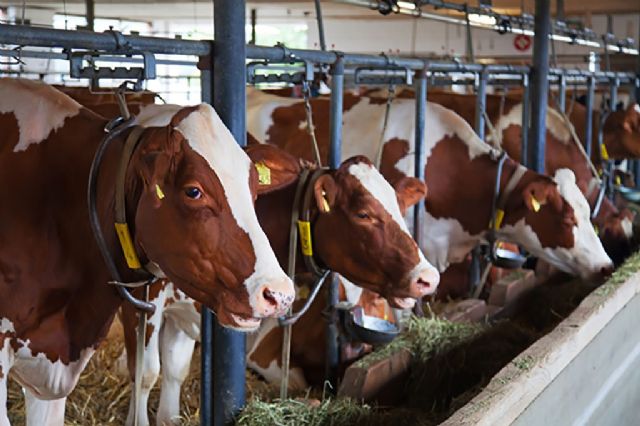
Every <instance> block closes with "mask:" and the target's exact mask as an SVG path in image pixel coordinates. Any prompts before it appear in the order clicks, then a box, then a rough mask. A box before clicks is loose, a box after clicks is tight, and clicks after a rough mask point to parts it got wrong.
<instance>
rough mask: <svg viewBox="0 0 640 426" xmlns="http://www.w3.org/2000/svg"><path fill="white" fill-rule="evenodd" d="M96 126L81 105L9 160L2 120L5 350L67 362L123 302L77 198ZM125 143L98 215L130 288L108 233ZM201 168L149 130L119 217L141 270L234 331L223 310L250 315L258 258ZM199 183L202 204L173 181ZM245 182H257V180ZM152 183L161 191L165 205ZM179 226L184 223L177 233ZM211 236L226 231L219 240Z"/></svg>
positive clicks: (116, 153) (167, 131)
mask: <svg viewBox="0 0 640 426" xmlns="http://www.w3.org/2000/svg"><path fill="white" fill-rule="evenodd" d="M0 85H3V86H5V87H15V88H19V89H11V90H22V92H17V93H23V94H24V93H28V94H29V96H28V97H29V100H30V101H32V102H38V101H37V97H38V96H49V97H54V98H55V99H58V97H63V98H60V99H61V102H63V101H64V102H67V101H66V100H65V99H68V98H66V97H65V95H63V94H61V93H60V92H58V91H56V90H55V89H52V88H50V87H48V86H46V85H44V84H42V83H34V82H26V81H22V80H11V79H4V80H0ZM36 112H37V111H34V113H36ZM45 118H46V117H43V119H45ZM104 125H105V120H104V119H102V118H100V117H99V116H97V115H95V114H94V113H92V112H90V111H88V110H86V109H84V108H81V109H80V111H79V113H78V114H77V115H75V116H70V117H68V118H67V119H66V120H65V121H64V125H63V126H62V127H59V128H58V129H57V130H55V131H52V132H51V133H50V134H49V135H48V136H47V137H46V139H45V140H42V141H40V142H39V143H34V144H32V145H30V146H29V147H28V148H27V149H26V150H23V151H19V152H13V149H14V147H15V146H16V144H17V142H18V138H19V135H20V129H19V123H18V122H17V120H16V116H15V115H14V113H13V112H6V113H3V114H0V128H1V129H2V132H1V133H0V136H1V140H0V180H1V181H2V182H5V185H1V186H0V197H1V198H2V200H3V202H2V203H0V294H2V295H3V297H1V298H0V318H5V319H8V320H9V321H11V322H12V323H13V325H14V327H15V333H11V334H10V335H5V336H3V338H2V339H0V346H2V343H3V341H2V340H4V338H5V337H9V338H11V341H10V343H11V345H12V346H13V347H14V349H17V348H18V347H19V346H21V343H20V342H19V341H18V339H20V341H27V340H28V341H29V348H30V349H31V351H32V353H34V354H35V353H43V354H45V356H47V358H49V359H50V360H52V361H54V360H57V359H60V360H61V361H62V362H63V363H65V364H67V363H69V362H71V361H74V360H77V359H78V358H79V355H80V352H81V351H82V350H83V349H85V348H90V347H95V346H96V345H97V344H98V343H99V342H100V340H101V339H102V338H103V337H104V336H105V335H106V332H107V330H108V328H109V325H110V323H111V320H112V318H113V315H114V314H115V312H116V310H117V308H118V306H119V305H120V303H121V299H120V298H119V297H118V295H117V292H116V290H115V288H114V287H113V286H110V285H107V284H106V283H107V281H109V280H110V279H111V277H110V276H109V274H108V273H107V270H106V268H105V265H104V261H103V259H102V256H101V254H100V253H99V251H98V248H97V245H96V244H95V242H94V237H93V234H92V231H91V229H90V226H89V220H88V219H89V217H88V214H87V199H86V191H87V189H86V184H87V179H88V173H89V167H90V164H91V162H92V160H93V156H94V153H95V151H96V148H97V146H98V144H99V142H100V141H101V140H102V138H103V137H104V131H103V128H104ZM23 130H24V129H23ZM124 136H126V132H125V135H124ZM122 146H123V139H116V140H114V141H113V142H112V145H111V146H110V148H109V149H108V150H107V152H106V153H105V157H104V160H103V163H102V165H101V170H100V178H99V180H98V190H97V199H98V203H97V208H98V213H99V216H100V218H101V222H102V229H103V230H104V233H105V238H106V241H107V245H108V247H109V248H110V251H111V253H113V256H114V259H115V261H116V263H117V265H118V268H119V269H120V271H121V274H122V277H123V279H124V280H126V281H135V280H136V279H137V277H135V276H134V275H133V274H132V273H131V272H130V270H129V269H128V268H126V266H125V265H124V260H123V257H122V255H121V249H120V247H119V244H118V243H117V242H116V237H115V232H114V231H113V223H114V219H113V203H114V202H113V199H114V182H115V171H116V165H117V164H118V161H119V159H120V153H121V150H122ZM204 161H205V160H204V159H203V158H202V157H200V156H199V155H197V154H196V153H195V151H193V150H192V149H191V148H190V147H189V146H188V144H187V143H185V141H184V138H183V137H182V136H181V135H180V134H179V133H178V132H176V131H174V130H172V129H171V128H155V129H148V130H146V131H145V132H144V133H143V135H142V137H141V140H140V143H139V147H138V148H137V149H136V151H135V152H134V155H133V157H132V160H131V163H130V166H129V169H128V172H127V176H126V183H125V188H126V193H127V208H128V211H127V216H128V219H129V224H130V227H131V231H132V236H133V239H134V242H135V244H136V248H137V251H138V253H139V255H140V257H141V260H142V262H143V263H144V262H145V261H146V255H149V256H151V257H152V258H153V259H154V260H155V261H157V262H158V263H159V264H160V266H161V267H162V269H163V270H164V271H165V273H167V275H168V276H169V277H170V278H171V279H172V280H173V281H174V282H175V283H176V285H177V286H178V287H179V288H181V289H183V290H184V291H185V292H187V293H188V294H189V295H191V296H192V297H195V298H196V299H199V300H201V301H203V302H205V303H206V304H207V305H208V306H210V307H211V308H213V309H215V310H216V311H217V313H218V318H219V319H220V321H221V322H222V323H223V324H228V325H235V321H234V320H233V319H231V318H230V317H229V315H230V313H235V314H237V315H240V316H246V317H250V316H252V315H253V312H252V309H251V307H250V306H249V304H248V295H247V292H246V289H245V288H244V286H243V285H242V284H243V281H244V279H246V277H248V276H249V275H250V274H251V273H252V272H253V266H254V264H253V259H254V258H255V255H254V254H253V249H252V245H251V243H250V241H249V238H248V236H247V235H246V234H245V232H244V231H243V230H242V229H240V228H239V226H238V225H237V223H236V221H235V219H234V218H233V217H232V215H231V213H230V211H229V210H230V208H229V206H228V203H227V201H226V199H225V198H224V192H223V189H222V187H221V186H220V183H219V182H218V179H217V177H216V176H215V173H212V172H211V171H210V168H209V167H208V166H206V168H205V164H204ZM196 175H197V180H198V184H199V185H202V188H203V191H205V194H207V197H204V199H202V200H198V201H197V202H193V203H192V202H191V201H190V200H185V199H184V197H185V193H184V191H183V186H182V185H184V184H187V185H189V184H190V182H193V181H194V178H195V176H196ZM251 176H252V179H253V180H254V181H256V182H254V183H253V185H254V186H256V185H257V177H256V176H255V173H254V174H252V175H251ZM155 184H159V185H160V186H161V187H162V190H163V191H164V194H165V198H164V199H163V200H162V201H160V200H159V199H158V198H157V195H156V191H155V186H154V185H155ZM247 184H250V182H247ZM194 201H195V200H194ZM196 204H197V205H196ZM214 213H215V216H214ZM176 224H181V225H180V229H179V232H178V230H177V229H176ZM219 229H224V235H223V236H218V237H216V232H220V231H219ZM215 242H217V243H218V244H219V245H218V246H215V245H214V243H215ZM223 247H224V250H221V248H223ZM143 248H144V249H143ZM205 248H206V250H203V249H205ZM220 256H227V257H229V258H230V261H227V260H226V259H224V258H220ZM213 265H222V267H224V269H223V270H217V269H215V270H214V269H212V268H213Z"/></svg>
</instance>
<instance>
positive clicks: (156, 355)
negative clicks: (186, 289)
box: [125, 292, 165, 426]
mask: <svg viewBox="0 0 640 426" xmlns="http://www.w3.org/2000/svg"><path fill="white" fill-rule="evenodd" d="M164 300H165V294H164V292H160V294H159V295H158V297H157V298H155V299H153V300H152V302H153V303H154V304H155V305H156V310H155V312H154V314H153V315H152V316H151V317H150V318H149V319H148V321H147V330H146V333H145V334H146V337H148V339H147V342H146V345H145V348H144V363H143V366H142V388H141V393H140V401H135V402H134V400H135V395H134V392H135V383H133V384H134V386H133V387H132V389H131V399H130V402H129V414H128V415H127V421H126V423H125V424H126V425H127V426H130V425H133V424H134V417H135V413H136V406H135V405H136V404H137V406H138V426H148V425H149V414H148V412H147V406H148V402H149V394H150V393H151V389H153V386H154V385H155V384H156V381H157V380H158V375H159V374H160V350H159V339H160V328H161V327H162V307H163V306H164ZM130 349H132V350H131V352H132V353H128V356H129V357H131V358H132V361H133V362H131V363H130V364H129V366H130V373H131V377H132V379H133V381H134V382H135V364H136V362H135V359H136V348H135V346H134V347H133V348H127V352H128V351H129V350H130Z"/></svg>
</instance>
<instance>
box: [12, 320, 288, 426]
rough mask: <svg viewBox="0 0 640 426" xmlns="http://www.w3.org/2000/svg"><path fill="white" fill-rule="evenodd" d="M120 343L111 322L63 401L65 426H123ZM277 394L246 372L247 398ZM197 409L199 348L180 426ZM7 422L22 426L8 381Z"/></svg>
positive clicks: (16, 390) (125, 390) (126, 390)
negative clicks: (78, 380) (107, 330)
mask: <svg viewBox="0 0 640 426" xmlns="http://www.w3.org/2000/svg"><path fill="white" fill-rule="evenodd" d="M123 347H124V342H123V338H122V327H121V325H120V324H119V322H117V321H116V322H114V325H113V326H112V329H111V332H110V333H109V336H107V339H106V340H105V341H104V342H103V343H102V344H101V345H100V348H99V349H98V350H97V351H96V353H95V355H94V356H93V358H92V359H91V361H90V362H89V364H88V365H87V368H86V369H85V371H84V372H83V373H82V376H81V377H80V382H79V383H78V386H76V388H75V389H74V391H73V392H72V393H71V395H69V397H68V398H67V406H66V413H65V425H68V426H76V425H78V426H80V425H82V426H90V425H91V426H93V425H95V426H97V425H123V424H124V422H125V420H126V418H127V412H128V410H129V398H130V395H131V384H130V382H129V377H128V376H127V375H126V374H122V372H121V371H119V368H118V365H117V364H118V357H119V356H120V354H121V353H122V349H123ZM159 386H160V379H158V382H157V383H156V386H155V388H154V389H153V390H152V392H151V395H150V397H149V418H150V421H151V424H155V416H156V410H157V407H158V400H159V397H160V388H159ZM277 394H278V390H277V389H274V388H273V387H272V386H269V385H268V384H267V383H265V382H264V381H262V380H260V379H259V378H258V377H257V376H255V375H254V374H252V373H249V372H247V395H248V397H250V398H268V399H272V398H274V397H275V396H276V395H277ZM199 406H200V348H199V346H198V347H197V348H196V351H195V354H194V357H193V360H192V362H191V369H190V372H189V376H188V378H187V380H186V381H185V383H184V384H183V386H182V400H181V415H182V422H181V424H183V425H185V426H190V425H199V424H200V421H199V415H200V413H199ZM7 408H8V411H9V420H10V421H11V424H12V425H16V426H19V425H24V424H25V423H26V422H25V411H24V397H23V395H22V389H21V387H20V386H19V385H18V384H17V383H16V382H15V381H13V380H10V384H9V392H8V398H7Z"/></svg>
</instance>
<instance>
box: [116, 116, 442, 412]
mask: <svg viewBox="0 0 640 426" xmlns="http://www.w3.org/2000/svg"><path fill="white" fill-rule="evenodd" d="M177 108H179V107H176V106H171V105H153V106H149V107H146V108H144V109H143V110H142V111H141V114H140V115H139V116H138V118H137V120H138V123H140V124H142V125H145V126H148V125H161V124H162V123H164V122H166V120H167V119H169V118H170V117H171V116H172V115H173V112H172V111H174V110H175V109H177ZM247 153H248V154H249V156H250V157H251V158H252V159H253V160H254V161H255V162H256V163H259V164H261V165H262V166H266V167H268V169H269V170H270V179H271V180H272V185H271V187H270V188H269V189H268V190H266V191H264V192H263V193H262V194H261V195H260V196H259V197H258V199H257V201H256V212H257V213H258V219H259V221H260V224H261V226H262V227H263V228H264V230H265V232H266V233H267V236H268V237H269V241H270V243H271V245H272V247H273V249H274V251H275V253H276V256H277V257H278V259H279V261H280V263H281V265H282V266H283V267H286V266H287V265H288V248H289V234H290V226H291V225H290V221H291V213H292V209H293V207H294V206H293V203H294V197H295V191H296V188H297V186H298V183H299V181H300V178H301V171H302V168H303V167H307V168H308V167H310V164H309V163H306V164H305V163H301V162H300V160H298V159H297V158H295V157H293V156H291V155H289V154H287V153H286V152H283V151H282V150H280V149H278V148H276V147H274V146H269V145H257V146H252V147H249V148H248V149H247ZM394 189H395V190H394ZM309 190H312V191H313V197H314V200H315V202H313V203H311V204H312V211H311V218H312V220H311V227H312V241H313V250H314V253H315V257H316V258H317V260H318V262H320V263H321V264H323V265H325V266H327V267H328V268H330V269H331V270H333V271H336V272H338V273H340V274H342V275H344V276H345V277H347V278H348V279H350V280H352V281H353V282H355V283H357V284H358V285H360V286H362V287H366V288H368V289H370V290H373V291H375V292H376V293H379V294H382V295H383V296H384V297H386V298H387V300H389V302H390V303H391V304H392V305H394V306H396V307H400V308H407V307H411V306H413V303H415V299H416V298H418V297H421V296H424V295H427V294H432V293H433V292H434V291H435V289H436V287H437V285H438V281H439V273H438V271H437V270H436V269H435V268H434V267H433V266H431V265H430V264H429V263H428V262H427V261H426V259H425V257H424V255H423V254H422V252H421V251H420V249H419V248H418V246H417V244H416V243H415V241H414V240H413V238H412V237H411V235H410V234H409V231H408V228H407V226H406V224H405V222H404V220H403V217H402V215H403V213H404V210H406V209H407V208H408V207H410V206H412V205H413V204H415V203H416V202H417V201H418V200H420V199H421V198H422V197H424V194H425V191H426V189H425V185H424V183H422V182H420V181H419V180H417V179H415V178H411V177H405V178H404V179H400V180H399V181H398V182H397V183H396V185H395V188H394V187H392V186H391V185H390V184H389V183H388V182H387V181H386V180H385V179H384V178H383V177H382V175H381V174H380V173H379V172H378V171H377V170H376V168H375V167H373V165H372V164H371V162H370V161H369V160H367V159H366V158H364V157H361V156H354V157H352V158H350V159H347V160H346V161H344V162H343V163H342V165H341V166H340V168H339V169H338V170H336V171H327V172H326V173H325V174H324V175H323V176H322V177H320V178H319V179H318V180H317V181H316V182H315V184H314V187H313V188H309ZM300 256H301V253H298V258H299V259H300ZM297 268H298V272H299V273H300V272H304V271H305V269H304V267H303V263H302V261H301V260H300V261H299V262H298V264H297ZM358 292H359V290H358V289H357V288H356V287H355V286H353V285H351V286H349V290H348V291H347V293H348V294H349V295H354V294H357V293H358ZM152 302H153V303H154V304H155V305H156V306H157V307H158V309H157V310H156V313H155V314H154V315H153V316H152V317H151V318H150V319H149V327H148V330H149V331H148V340H147V342H146V345H145V365H144V368H143V371H144V379H143V383H142V385H143V395H142V397H141V399H140V405H139V406H138V412H139V413H140V414H139V418H138V422H139V423H138V424H141V425H145V424H148V422H149V420H148V416H147V401H148V396H149V392H150V391H151V388H152V387H153V385H154V383H155V382H156V380H157V377H158V374H159V371H160V365H162V368H163V374H162V387H161V395H160V404H159V407H158V416H157V421H158V424H165V423H167V424H169V423H171V422H172V421H175V420H176V418H177V416H178V415H179V400H180V385H181V384H182V382H183V381H184V379H185V377H186V374H187V372H188V369H189V363H190V360H191V355H192V353H193V347H194V343H195V341H196V340H197V339H199V328H200V316H199V313H198V309H199V307H198V305H197V304H195V303H194V302H193V300H191V299H189V298H187V297H185V296H184V294H182V293H181V292H180V291H178V290H177V289H175V287H174V286H173V285H172V284H171V283H168V284H167V285H166V286H165V287H164V288H163V289H160V290H155V291H154V294H153V297H152ZM135 322H136V321H135V312H133V311H132V310H131V309H130V308H129V307H126V306H125V307H124V309H123V324H124V326H125V334H126V336H125V341H126V343H127V355H128V356H127V361H128V367H129V371H130V372H131V373H132V374H133V371H134V369H135V357H134V355H135V334H134V327H135ZM274 323H275V322H274ZM272 326H273V323H270V324H268V325H267V327H268V328H270V327H272ZM262 333H263V331H262V330H261V331H260V332H259V335H262ZM248 361H249V365H250V366H252V364H251V358H249V360H248ZM256 368H257V369H258V371H260V372H262V371H261V370H259V368H258V367H256ZM294 375H295V373H294ZM294 381H295V379H294ZM134 410H135V407H134V406H133V401H132V405H131V406H130V409H129V416H128V418H127V424H132V423H133V420H134Z"/></svg>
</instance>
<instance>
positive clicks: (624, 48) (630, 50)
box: [607, 44, 638, 55]
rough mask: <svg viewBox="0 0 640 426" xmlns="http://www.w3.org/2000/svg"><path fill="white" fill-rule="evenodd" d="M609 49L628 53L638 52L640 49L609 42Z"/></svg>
mask: <svg viewBox="0 0 640 426" xmlns="http://www.w3.org/2000/svg"><path fill="white" fill-rule="evenodd" d="M607 50H611V51H612V52H619V53H626V54H627V55H637V54H638V49H634V48H632V47H618V46H617V45H615V44H607Z"/></svg>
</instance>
